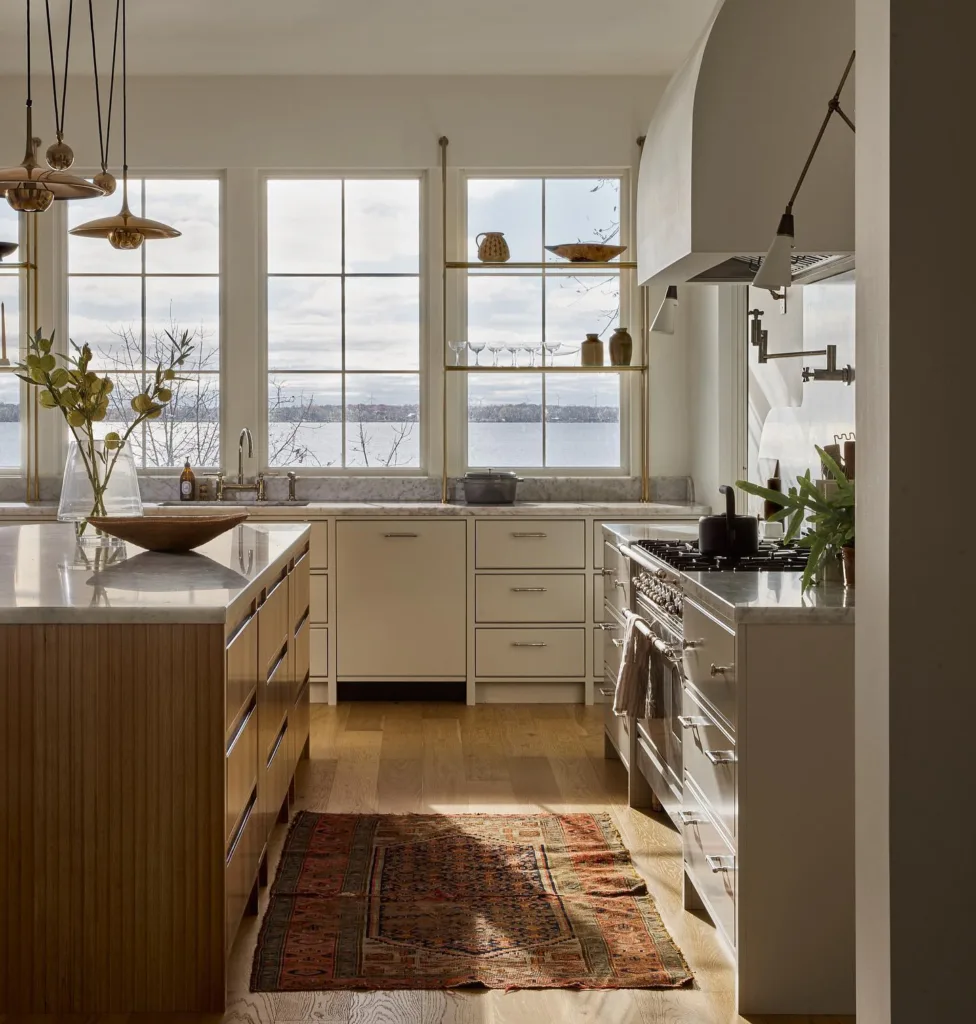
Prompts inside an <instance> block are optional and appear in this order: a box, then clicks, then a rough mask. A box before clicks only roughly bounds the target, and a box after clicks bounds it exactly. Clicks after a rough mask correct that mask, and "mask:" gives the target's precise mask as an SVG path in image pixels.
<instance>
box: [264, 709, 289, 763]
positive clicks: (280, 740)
mask: <svg viewBox="0 0 976 1024" xmlns="http://www.w3.org/2000/svg"><path fill="white" fill-rule="evenodd" d="M286 732H288V719H287V718H285V721H284V723H283V725H282V726H281V732H279V733H278V735H277V737H276V738H275V742H274V746H273V747H272V748H271V753H270V754H268V760H267V763H266V764H265V768H270V767H271V762H272V761H273V760H274V759H275V755H276V754H277V753H278V749H279V748H280V747H281V744H282V743H283V742H284V740H285V733H286Z"/></svg>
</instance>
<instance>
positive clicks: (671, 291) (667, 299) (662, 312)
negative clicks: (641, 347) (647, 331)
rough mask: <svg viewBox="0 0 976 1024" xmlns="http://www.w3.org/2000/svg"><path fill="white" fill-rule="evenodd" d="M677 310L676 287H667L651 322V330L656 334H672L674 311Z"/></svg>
mask: <svg viewBox="0 0 976 1024" xmlns="http://www.w3.org/2000/svg"><path fill="white" fill-rule="evenodd" d="M677 308H678V286H677V285H675V284H669V285H668V291H667V294H666V295H665V296H664V301H663V302H662V303H661V308H660V309H659V310H658V311H657V313H656V315H655V317H654V319H653V321H652V322H651V330H652V331H654V332H656V333H657V334H674V311H675V310H676V309H677Z"/></svg>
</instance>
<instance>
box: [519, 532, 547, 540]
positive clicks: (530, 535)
mask: <svg viewBox="0 0 976 1024" xmlns="http://www.w3.org/2000/svg"><path fill="white" fill-rule="evenodd" d="M512 536H513V537H519V538H523V539H524V538H526V537H548V536H549V535H548V534H547V533H513V534H512Z"/></svg>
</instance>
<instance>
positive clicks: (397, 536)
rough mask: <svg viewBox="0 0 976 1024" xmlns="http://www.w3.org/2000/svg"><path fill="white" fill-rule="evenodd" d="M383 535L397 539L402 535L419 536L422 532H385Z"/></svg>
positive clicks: (408, 536) (406, 536)
mask: <svg viewBox="0 0 976 1024" xmlns="http://www.w3.org/2000/svg"><path fill="white" fill-rule="evenodd" d="M383 536H384V537H386V538H387V540H395V539H397V538H400V537H402V538H404V539H406V538H413V537H419V536H420V534H419V533H384V534H383Z"/></svg>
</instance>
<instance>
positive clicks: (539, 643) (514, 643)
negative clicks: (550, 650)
mask: <svg viewBox="0 0 976 1024" xmlns="http://www.w3.org/2000/svg"><path fill="white" fill-rule="evenodd" d="M512 646H513V647H548V646H549V645H548V644H544V643H543V642H542V641H541V640H534V641H532V643H529V642H527V641H525V640H513V641H512Z"/></svg>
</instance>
